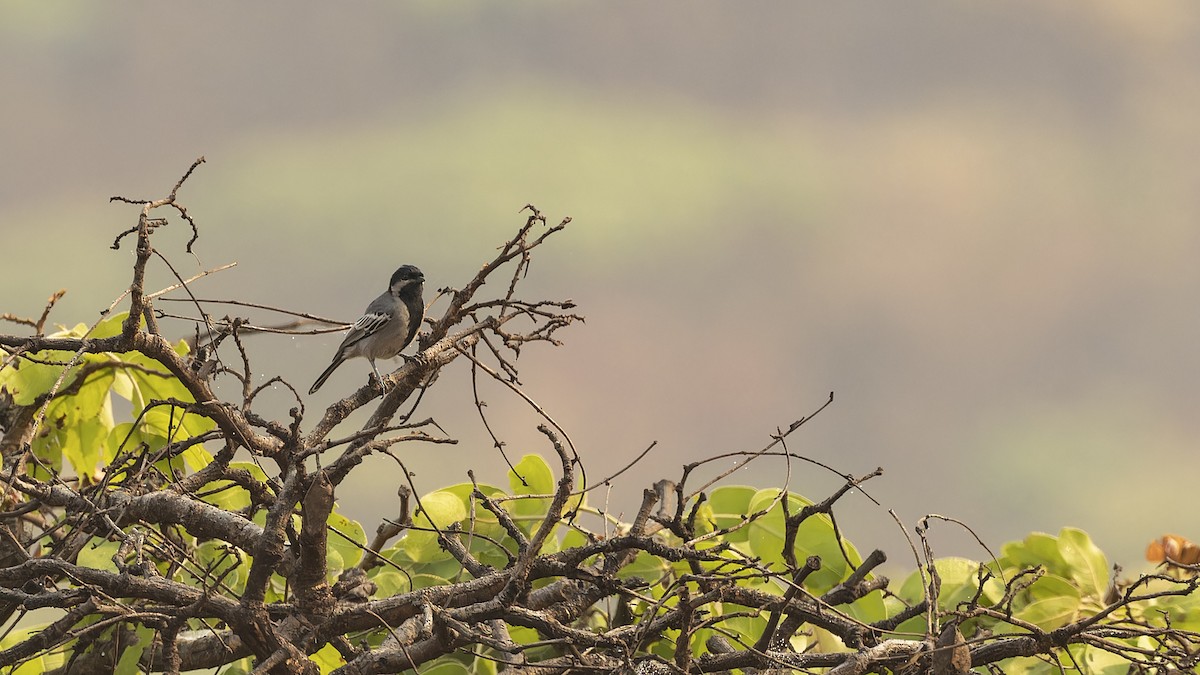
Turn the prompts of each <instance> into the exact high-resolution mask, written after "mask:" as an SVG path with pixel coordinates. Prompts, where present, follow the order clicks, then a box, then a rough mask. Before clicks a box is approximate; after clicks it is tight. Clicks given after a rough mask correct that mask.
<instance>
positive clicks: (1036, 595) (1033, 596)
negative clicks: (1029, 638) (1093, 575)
mask: <svg viewBox="0 0 1200 675" xmlns="http://www.w3.org/2000/svg"><path fill="white" fill-rule="evenodd" d="M1024 595H1025V597H1026V598H1028V602H1027V603H1026V604H1024V605H1023V606H1020V607H1017V606H1015V603H1014V611H1013V614H1014V615H1016V616H1017V618H1020V619H1023V620H1025V621H1028V622H1029V623H1032V624H1036V625H1037V626H1039V627H1041V628H1043V629H1045V630H1054V629H1055V628H1061V627H1062V626H1065V625H1067V624H1068V623H1070V622H1072V621H1074V620H1075V618H1076V617H1077V616H1078V614H1079V602H1080V595H1079V589H1078V588H1077V587H1076V586H1075V584H1073V583H1071V582H1070V581H1067V580H1066V579H1064V578H1062V577H1060V576H1056V575H1052V574H1047V575H1046V576H1044V577H1042V578H1041V579H1038V580H1037V581H1035V582H1034V583H1033V585H1032V586H1030V587H1029V588H1028V589H1027V590H1026V591H1025V594H1024Z"/></svg>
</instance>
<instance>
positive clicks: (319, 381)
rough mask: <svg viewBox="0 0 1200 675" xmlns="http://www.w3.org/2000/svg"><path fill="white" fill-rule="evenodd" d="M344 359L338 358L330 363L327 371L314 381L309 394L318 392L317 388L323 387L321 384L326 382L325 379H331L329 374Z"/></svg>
mask: <svg viewBox="0 0 1200 675" xmlns="http://www.w3.org/2000/svg"><path fill="white" fill-rule="evenodd" d="M338 356H339V357H340V356H341V355H340V354H339V355H338ZM342 361H343V359H341V358H336V359H334V360H333V363H331V364H329V367H328V368H326V369H325V372H323V373H321V376H320V377H318V378H317V381H316V382H313V386H312V388H311V389H309V390H308V394H309V395H310V396H311V395H313V394H315V393H317V390H318V389H320V388H321V385H323V384H325V380H328V379H329V376H330V375H332V374H333V371H335V370H337V367H338V366H340V365H342Z"/></svg>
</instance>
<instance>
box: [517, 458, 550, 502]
mask: <svg viewBox="0 0 1200 675" xmlns="http://www.w3.org/2000/svg"><path fill="white" fill-rule="evenodd" d="M522 478H524V479H525V480H524V482H522V480H521V479H522ZM508 484H509V487H510V488H511V489H512V493H513V494H514V495H550V494H554V488H555V480H554V472H553V471H551V470H550V465H549V464H546V460H544V459H542V458H541V456H540V455H525V456H524V457H522V458H521V461H519V462H517V464H516V466H514V467H513V470H510V471H509V472H508Z"/></svg>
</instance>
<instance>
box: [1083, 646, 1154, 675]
mask: <svg viewBox="0 0 1200 675" xmlns="http://www.w3.org/2000/svg"><path fill="white" fill-rule="evenodd" d="M1151 649H1153V647H1152V648H1151ZM1070 650H1071V654H1072V655H1074V656H1075V660H1076V662H1078V663H1081V664H1082V665H1083V666H1084V668H1085V669H1086V670H1085V672H1087V673H1088V675H1126V674H1127V673H1129V672H1130V664H1129V661H1127V660H1126V659H1123V658H1121V657H1120V656H1117V655H1116V654H1113V653H1112V652H1108V651H1105V650H1103V649H1097V648H1096V647H1093V646H1091V645H1071V646H1070Z"/></svg>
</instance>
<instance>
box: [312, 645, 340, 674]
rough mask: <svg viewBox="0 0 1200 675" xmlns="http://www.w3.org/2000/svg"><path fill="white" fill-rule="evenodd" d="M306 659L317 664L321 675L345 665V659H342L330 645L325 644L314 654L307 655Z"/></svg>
mask: <svg viewBox="0 0 1200 675" xmlns="http://www.w3.org/2000/svg"><path fill="white" fill-rule="evenodd" d="M308 659H309V660H310V661H312V662H313V663H315V664H317V668H318V669H320V671H321V675H328V674H329V673H331V672H333V670H334V669H335V668H340V667H342V666H344V665H346V659H344V658H342V655H341V653H340V652H339V651H338V650H337V649H336V648H335V647H334V646H333V645H331V644H328V643H327V644H326V645H325V646H324V647H321V648H320V649H318V650H317V651H316V652H314V653H312V654H310V655H309V657H308Z"/></svg>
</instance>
